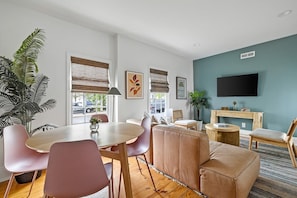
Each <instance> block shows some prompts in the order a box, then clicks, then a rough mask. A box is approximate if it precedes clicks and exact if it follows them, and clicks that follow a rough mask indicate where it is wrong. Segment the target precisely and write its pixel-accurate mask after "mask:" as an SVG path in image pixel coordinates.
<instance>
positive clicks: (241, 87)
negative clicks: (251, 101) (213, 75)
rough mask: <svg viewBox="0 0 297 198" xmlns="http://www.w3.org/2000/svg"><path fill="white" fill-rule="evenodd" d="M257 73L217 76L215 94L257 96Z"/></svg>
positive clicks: (220, 95) (221, 95) (223, 95)
mask: <svg viewBox="0 0 297 198" xmlns="http://www.w3.org/2000/svg"><path fill="white" fill-rule="evenodd" d="M257 95H258V73H254V74H245V75H237V76H225V77H219V78H217V96H218V97H226V96H257Z"/></svg>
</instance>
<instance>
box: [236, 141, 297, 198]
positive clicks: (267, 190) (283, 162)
mask: <svg viewBox="0 0 297 198" xmlns="http://www.w3.org/2000/svg"><path fill="white" fill-rule="evenodd" d="M248 144H249V139H248V137H242V136H241V137H240V146H241V147H243V148H247V149H248ZM253 151H255V152H257V153H259V154H260V175H259V177H258V178H257V180H256V182H255V184H254V186H253V187H252V189H251V192H250V194H249V198H263V197H269V198H274V197H283V198H297V168H293V166H292V162H291V159H290V156H289V152H288V150H287V149H286V148H281V147H276V146H272V145H268V144H261V143H260V144H259V146H258V149H255V147H254V144H253Z"/></svg>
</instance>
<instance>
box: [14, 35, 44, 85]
mask: <svg viewBox="0 0 297 198" xmlns="http://www.w3.org/2000/svg"><path fill="white" fill-rule="evenodd" d="M44 39H45V36H44V31H43V30H42V29H35V31H34V32H33V33H32V34H30V35H29V36H28V37H27V38H26V39H25V40H24V41H23V43H22V45H21V46H20V48H19V49H18V50H17V51H16V53H15V54H14V59H15V60H14V64H13V68H12V70H13V72H14V73H15V74H16V75H17V77H18V78H19V80H20V81H22V82H24V83H25V84H26V85H31V84H32V83H33V82H34V79H35V75H36V73H37V72H38V66H37V64H36V60H37V58H38V54H39V52H40V50H41V49H42V47H43V45H44Z"/></svg>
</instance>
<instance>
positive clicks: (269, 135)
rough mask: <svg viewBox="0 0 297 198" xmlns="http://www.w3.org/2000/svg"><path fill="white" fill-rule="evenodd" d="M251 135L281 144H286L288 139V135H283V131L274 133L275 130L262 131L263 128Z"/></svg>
mask: <svg viewBox="0 0 297 198" xmlns="http://www.w3.org/2000/svg"><path fill="white" fill-rule="evenodd" d="M250 135H251V136H254V137H261V138H265V139H267V140H272V141H279V142H284V140H285V137H286V133H283V132H281V131H274V130H270V129H262V128H259V129H256V130H254V131H253V132H252V133H251V134H250Z"/></svg>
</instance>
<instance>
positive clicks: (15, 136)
mask: <svg viewBox="0 0 297 198" xmlns="http://www.w3.org/2000/svg"><path fill="white" fill-rule="evenodd" d="M28 137H29V136H28V133H27V131H26V129H25V127H24V126H23V125H11V126H7V127H5V128H4V131H3V138H4V166H5V168H6V169H7V170H8V171H9V172H11V176H10V179H9V182H8V185H7V188H6V191H5V194H4V197H5V198H6V197H8V194H9V191H10V188H11V185H12V182H13V180H14V177H15V176H17V175H21V174H23V173H27V172H34V175H33V178H32V184H31V187H30V191H29V195H28V197H29V196H30V194H31V190H32V187H33V184H34V181H35V179H36V176H37V172H38V171H39V170H43V169H46V167H47V162H48V154H41V153H38V152H36V151H34V150H31V149H29V148H28V147H27V146H26V145H25V142H26V140H27V139H28Z"/></svg>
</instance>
